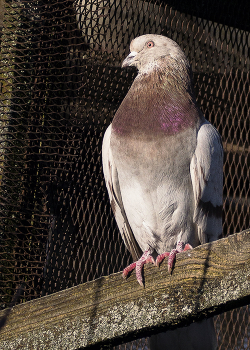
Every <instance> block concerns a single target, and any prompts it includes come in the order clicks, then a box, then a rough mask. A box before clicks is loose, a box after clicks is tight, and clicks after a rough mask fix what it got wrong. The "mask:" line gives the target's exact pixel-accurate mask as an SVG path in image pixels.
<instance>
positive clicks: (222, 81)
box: [0, 0, 250, 350]
mask: <svg viewBox="0 0 250 350" xmlns="http://www.w3.org/2000/svg"><path fill="white" fill-rule="evenodd" d="M185 3H186V2H183V1H175V4H174V5H173V6H172V5H171V4H172V1H169V3H168V5H167V4H166V3H165V2H159V1H155V2H153V1H151V2H147V1H131V0H121V1H118V0H95V1H88V0H77V1H66V0H61V1H58V0H51V1H45V0H44V1H28V0H27V1H10V0H8V1H7V0H6V1H5V13H4V16H2V15H0V34H1V36H0V45H1V71H0V80H1V84H0V92H1V95H0V96H1V107H0V108H1V109H0V198H1V201H0V261H1V269H0V273H1V278H0V296H1V301H0V303H1V304H0V306H1V308H5V307H7V306H8V305H10V304H11V301H12V298H13V296H14V295H15V291H16V290H17V289H18V286H19V285H20V284H22V285H24V286H25V288H24V291H23V292H22V295H21V297H20V298H19V302H26V301H28V300H31V299H34V298H37V297H40V296H43V295H46V294H49V293H54V292H56V291H59V290H61V289H65V288H68V287H71V286H74V285H77V284H79V283H83V282H86V281H88V280H92V279H94V278H97V277H99V276H102V275H107V274H110V273H113V272H116V271H119V270H121V269H122V268H123V267H124V266H125V265H127V264H128V263H129V262H131V257H130V254H129V253H128V252H127V251H126V249H125V247H124V245H123V242H122V240H121V237H120V235H119V233H118V230H117V227H116V224H115V222H114V219H113V216H112V214H111V210H110V205H109V201H108V197H107V193H106V189H105V185H104V181H103V175H102V168H101V143H102V137H103V134H104V131H105V129H106V128H107V126H108V125H109V124H110V122H111V120H112V117H113V115H114V113H115V111H116V109H117V107H118V106H119V104H120V103H121V101H122V99H123V97H124V96H125V94H126V92H127V90H128V88H129V86H130V84H131V83H132V81H133V79H134V77H135V74H136V72H135V71H134V70H129V71H124V70H121V68H120V64H121V61H122V59H123V58H124V57H125V54H127V53H128V50H129V42H130V40H131V39H132V38H133V37H135V36H138V35H141V34H145V33H149V32H151V33H156V34H163V35H166V36H169V37H171V38H172V39H174V40H176V41H177V43H178V44H179V45H180V46H181V47H182V48H183V50H184V51H185V53H186V54H187V56H188V58H189V60H190V62H191V64H192V68H193V72H194V83H195V90H196V95H197V100H198V103H199V105H200V106H201V109H202V111H203V112H204V114H205V116H206V118H207V119H209V120H210V121H211V122H212V123H213V124H214V125H215V126H216V127H217V128H218V130H219V131H220V134H221V135H222V139H223V145H224V150H225V158H224V160H225V161H224V174H225V181H224V233H223V234H224V236H226V235H228V234H231V233H234V232H238V231H241V230H243V229H246V228H248V227H249V221H250V206H249V203H250V202H249V197H250V195H249V169H250V167H249V165H250V156H249V151H250V131H249V124H250V119H249V110H250V93H249V67H250V60H249V46H250V36H249V23H248V22H249V21H248V17H247V16H246V12H247V7H245V8H244V6H243V5H242V7H240V8H238V7H237V6H236V5H237V4H236V3H235V2H232V1H228V2H227V7H226V8H224V7H223V6H224V5H223V4H224V2H223V1H220V0H218V1H216V2H215V1H212V2H211V4H210V5H209V7H208V6H207V7H206V6H203V5H202V6H200V5H199V6H198V5H197V4H198V2H197V4H196V1H195V2H194V5H193V7H192V6H191V5H190V4H189V7H188V8H187V7H186V5H185ZM215 3H216V4H215ZM195 4H196V5H197V6H196V5H195ZM235 4H236V5H235ZM246 6H247V5H246ZM223 9H224V12H223V16H222V15H221V11H223ZM1 13H3V11H2V10H1V9H0V14H1ZM1 16H2V17H3V23H2V17H1ZM14 299H15V298H14ZM215 324H216V329H217V334H218V340H219V349H220V350H222V349H223V350H224V349H232V348H237V349H243V348H244V349H245V348H249V347H250V344H249V340H248V333H249V308H248V307H245V308H241V309H238V310H234V311H232V312H229V313H226V314H222V315H220V316H218V317H217V318H216V319H215ZM125 348H126V349H132V348H138V349H141V348H144V349H147V340H141V341H140V342H137V343H135V342H133V343H131V344H130V345H129V344H127V345H126V346H125V345H123V346H120V347H119V349H125Z"/></svg>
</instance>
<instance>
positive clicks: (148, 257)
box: [122, 250, 155, 287]
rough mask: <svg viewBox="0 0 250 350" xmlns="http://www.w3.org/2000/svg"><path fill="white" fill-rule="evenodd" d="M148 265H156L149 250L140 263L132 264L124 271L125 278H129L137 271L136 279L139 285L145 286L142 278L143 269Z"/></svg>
mask: <svg viewBox="0 0 250 350" xmlns="http://www.w3.org/2000/svg"><path fill="white" fill-rule="evenodd" d="M147 263H152V264H155V261H154V259H153V257H152V256H151V255H150V251H149V250H146V251H145V252H144V253H143V254H142V256H141V258H140V259H139V260H138V261H136V262H134V263H132V264H130V265H129V266H127V267H126V268H125V269H124V270H123V273H122V276H123V278H127V276H128V274H129V273H130V272H131V271H133V270H134V269H135V274H136V279H137V281H138V283H139V284H140V285H141V286H142V287H143V286H144V284H143V278H142V268H143V265H145V264H147Z"/></svg>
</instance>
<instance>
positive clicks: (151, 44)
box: [147, 41, 155, 48]
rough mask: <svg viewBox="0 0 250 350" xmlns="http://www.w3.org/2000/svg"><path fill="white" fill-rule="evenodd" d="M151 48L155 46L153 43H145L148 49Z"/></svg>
mask: <svg viewBox="0 0 250 350" xmlns="http://www.w3.org/2000/svg"><path fill="white" fill-rule="evenodd" d="M153 46H155V44H154V43H153V41H149V42H148V43H147V47H148V48H150V47H153Z"/></svg>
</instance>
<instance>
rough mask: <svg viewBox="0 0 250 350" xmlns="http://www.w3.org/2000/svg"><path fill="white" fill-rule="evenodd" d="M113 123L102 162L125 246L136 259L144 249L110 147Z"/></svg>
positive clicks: (104, 146)
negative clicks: (132, 224) (131, 222)
mask: <svg viewBox="0 0 250 350" xmlns="http://www.w3.org/2000/svg"><path fill="white" fill-rule="evenodd" d="M111 130H112V125H110V126H109V127H108V129H107V130H106V132H105V135H104V138H103V144H102V164H103V173H104V178H105V182H106V187H107V189H108V194H109V199H110V203H111V208H112V210H113V213H114V215H115V219H116V222H117V225H118V228H119V231H120V233H121V235H122V239H123V241H124V243H125V246H126V247H127V249H128V250H129V251H130V253H131V254H132V257H133V260H134V261H136V260H138V259H139V258H140V256H141V255H142V251H141V249H140V247H139V245H138V243H137V242H136V240H135V237H134V235H133V232H132V230H131V227H130V225H129V223H128V219H127V216H126V213H125V209H124V206H123V202H122V196H121V191H120V186H119V179H118V173H117V169H116V166H115V164H114V160H113V157H112V152H111V148H110V136H111Z"/></svg>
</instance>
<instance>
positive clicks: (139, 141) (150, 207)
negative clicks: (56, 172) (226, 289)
mask: <svg viewBox="0 0 250 350" xmlns="http://www.w3.org/2000/svg"><path fill="white" fill-rule="evenodd" d="M130 50H131V53H130V54H129V55H128V56H127V58H126V59H125V60H124V61H123V64H122V67H126V66H135V67H136V68H137V69H138V75H137V76H136V78H135V80H134V82H133V84H132V86H131V88H130V90H129V91H128V93H127V95H126V96H125V98H124V100H123V101H122V103H121V105H120V107H119V108H118V110H117V112H116V114H115V117H114V119H113V122H112V124H111V125H110V126H109V127H108V129H107V130H106V132H105V135H104V139H103V149H102V156H103V172H104V177H105V181H106V186H107V189H108V193H109V198H110V202H111V207H112V210H113V213H114V215H115V218H116V222H117V224H118V227H119V230H120V233H121V235H122V238H123V240H124V243H125V245H126V247H127V248H128V250H129V251H130V253H131V254H132V257H133V259H134V263H133V264H131V265H130V266H128V267H127V268H125V269H124V272H123V275H124V277H126V276H127V275H128V274H129V272H130V271H132V270H133V269H134V268H135V269H136V277H137V280H138V282H139V283H140V284H141V285H143V279H142V267H143V265H144V264H145V263H147V262H153V263H156V264H157V265H159V264H160V262H161V261H162V260H163V259H164V258H165V257H166V256H168V267H169V271H170V272H171V271H172V268H173V265H174V261H175V256H176V254H177V253H180V252H181V251H183V250H185V249H189V248H191V247H196V246H198V245H199V244H203V243H206V242H211V241H214V240H216V239H218V237H219V236H220V235H221V233H222V187H223V149H222V144H221V138H220V135H219V133H218V132H217V130H216V129H215V128H214V127H213V126H212V125H211V124H210V123H209V122H208V121H207V120H206V119H205V118H204V116H203V114H202V112H201V111H200V109H199V107H198V106H197V103H196V101H195V96H194V91H193V85H192V72H191V67H190V65H189V62H188V60H187V58H186V56H185V54H184V53H183V51H182V50H181V49H180V47H179V46H178V45H177V44H176V43H175V42H174V41H172V40H171V39H169V38H166V37H164V36H160V35H153V34H147V35H142V36H140V37H137V38H135V39H134V40H133V41H132V42H131V45H130ZM197 329H198V331H197ZM201 330H205V331H204V332H205V334H207V338H208V339H210V342H209V341H207V345H206V346H207V347H206V346H205V345H204V342H202V339H201V342H199V341H198V344H200V345H198V347H197V345H196V343H197V341H196V340H195V339H196V338H197V339H198V336H197V335H198V333H199V336H201V337H202V334H203V333H204V332H203V333H202V331H201ZM206 331H207V333H206ZM171 332H172V331H169V332H167V333H165V334H164V333H162V334H160V335H156V336H153V337H152V338H151V339H154V340H153V341H152V342H151V349H165V348H166V349H179V350H181V349H185V350H189V349H190V350H191V349H195V350H196V349H197V350H198V349H201V350H203V349H204V350H205V349H209V350H211V349H216V339H215V333H214V329H213V325H212V320H211V319H210V320H205V321H203V322H201V323H195V324H193V325H191V326H189V327H184V328H180V329H178V330H177V332H174V331H173V332H172V333H171ZM182 332H183V337H185V339H186V340H187V335H186V332H187V333H188V334H189V338H190V339H189V340H188V342H184V343H183V344H184V345H183V347H182V345H181V344H179V343H178V342H180V338H182V337H181V335H178V336H176V335H177V334H179V333H181V334H182ZM171 334H172V335H171ZM173 334H174V336H173ZM166 337H170V338H166ZM204 337H205V336H203V338H204ZM175 338H176V339H175ZM192 338H193V341H191V339H192ZM165 339H168V340H165ZM169 339H172V341H171V340H169ZM204 339H205V338H204ZM166 342H167V346H165V347H164V346H163V344H166ZM170 343H171V344H170ZM157 344H158V345H157ZM171 346H172V347H171ZM199 346H200V347H199Z"/></svg>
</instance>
